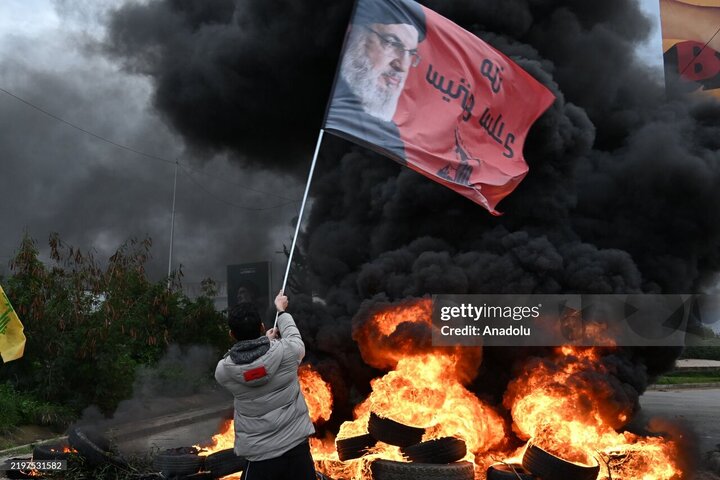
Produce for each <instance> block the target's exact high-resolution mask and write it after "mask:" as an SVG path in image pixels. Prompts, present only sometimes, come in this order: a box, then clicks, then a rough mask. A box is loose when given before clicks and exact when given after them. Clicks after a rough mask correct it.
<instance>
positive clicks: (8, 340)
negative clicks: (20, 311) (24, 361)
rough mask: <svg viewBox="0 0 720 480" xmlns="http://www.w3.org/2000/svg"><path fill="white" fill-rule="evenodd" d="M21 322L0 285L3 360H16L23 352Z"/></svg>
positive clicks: (0, 351) (0, 324) (0, 330)
mask: <svg viewBox="0 0 720 480" xmlns="http://www.w3.org/2000/svg"><path fill="white" fill-rule="evenodd" d="M23 329H24V328H23V324H22V323H20V319H19V318H18V316H17V313H15V309H13V307H12V305H11V304H10V300H9V299H8V297H7V295H5V291H4V290H3V289H2V287H0V355H1V356H2V359H3V362H9V361H11V360H17V359H18V358H20V357H22V356H23V353H24V352H25V334H24V333H23Z"/></svg>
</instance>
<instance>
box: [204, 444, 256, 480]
mask: <svg viewBox="0 0 720 480" xmlns="http://www.w3.org/2000/svg"><path fill="white" fill-rule="evenodd" d="M246 465H247V460H246V459H245V458H244V457H239V456H237V455H235V450H234V449H232V448H228V449H225V450H220V451H219V452H215V453H213V454H211V455H208V456H207V457H205V470H207V471H208V472H210V473H211V474H212V475H213V478H221V477H224V476H225V475H230V474H231V473H236V472H239V471H241V470H244V469H245V466H246Z"/></svg>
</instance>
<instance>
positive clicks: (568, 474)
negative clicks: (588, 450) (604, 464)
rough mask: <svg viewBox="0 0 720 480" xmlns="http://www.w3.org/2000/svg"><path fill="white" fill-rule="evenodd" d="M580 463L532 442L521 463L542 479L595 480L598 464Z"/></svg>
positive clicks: (598, 469) (598, 470) (598, 468)
mask: <svg viewBox="0 0 720 480" xmlns="http://www.w3.org/2000/svg"><path fill="white" fill-rule="evenodd" d="M595 463H596V465H581V464H579V463H574V462H570V461H568V460H563V459H562V458H560V457H557V456H555V455H553V454H552V453H549V452H547V451H545V450H543V449H542V448H540V447H538V446H537V445H533V444H532V443H531V444H529V445H528V447H527V449H526V450H525V455H524V456H523V460H522V465H523V467H525V469H526V470H528V471H529V472H530V473H532V474H534V475H537V476H538V477H541V478H543V480H566V479H568V478H572V479H573V480H595V479H596V478H597V476H598V473H599V472H600V464H599V463H597V461H596V462H595Z"/></svg>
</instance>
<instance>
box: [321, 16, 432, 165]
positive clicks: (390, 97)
mask: <svg viewBox="0 0 720 480" xmlns="http://www.w3.org/2000/svg"><path fill="white" fill-rule="evenodd" d="M424 39H425V14H424V13H423V11H422V8H420V6H419V5H417V7H416V8H411V9H407V8H404V9H399V8H396V6H395V5H394V4H393V3H391V2H360V3H359V4H358V5H357V10H356V12H355V15H354V17H353V20H352V23H351V25H350V28H349V30H348V34H347V39H346V43H345V49H344V51H343V56H342V59H341V62H340V69H339V74H338V78H337V79H336V83H335V89H334V92H333V96H332V102H331V106H330V108H329V110H328V116H327V126H328V128H330V129H332V128H333V124H335V123H341V124H342V125H343V128H345V129H347V125H348V119H352V120H351V122H352V127H353V129H354V130H355V131H356V135H355V137H356V138H362V139H364V140H366V141H367V142H369V144H370V145H369V146H371V147H372V146H375V145H376V146H379V147H382V148H383V149H384V150H385V151H386V152H383V153H386V154H387V152H389V153H391V154H393V155H394V156H396V157H397V158H395V160H397V161H400V162H401V163H402V162H404V160H405V148H404V144H403V142H402V140H401V139H400V133H399V131H398V127H397V125H396V124H395V122H394V121H393V116H394V115H395V110H396V109H397V104H398V100H399V99H400V95H401V94H402V92H403V88H404V87H405V81H406V80H407V77H408V75H410V74H411V73H412V72H414V71H415V70H414V69H415V67H417V66H418V65H419V64H420V55H419V54H418V51H417V48H418V44H419V43H420V42H422V41H423V40H424Z"/></svg>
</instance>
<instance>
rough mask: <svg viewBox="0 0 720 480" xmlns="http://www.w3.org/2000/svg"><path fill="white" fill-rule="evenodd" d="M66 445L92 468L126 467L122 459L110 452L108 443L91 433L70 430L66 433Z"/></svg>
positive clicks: (74, 429)
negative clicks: (100, 466)
mask: <svg viewBox="0 0 720 480" xmlns="http://www.w3.org/2000/svg"><path fill="white" fill-rule="evenodd" d="M68 443H70V446H71V447H72V448H74V449H75V450H77V452H78V454H79V455H80V456H81V457H83V458H84V459H85V461H86V462H87V463H88V464H90V465H92V466H99V465H105V464H110V465H114V466H116V467H126V466H127V464H126V463H125V461H124V460H123V459H121V458H120V457H118V456H117V455H115V453H113V452H112V451H111V449H110V441H109V440H108V439H106V438H105V437H102V436H100V435H98V434H97V433H95V432H93V431H90V430H87V431H86V430H80V429H79V428H71V429H70V432H69V433H68Z"/></svg>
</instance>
